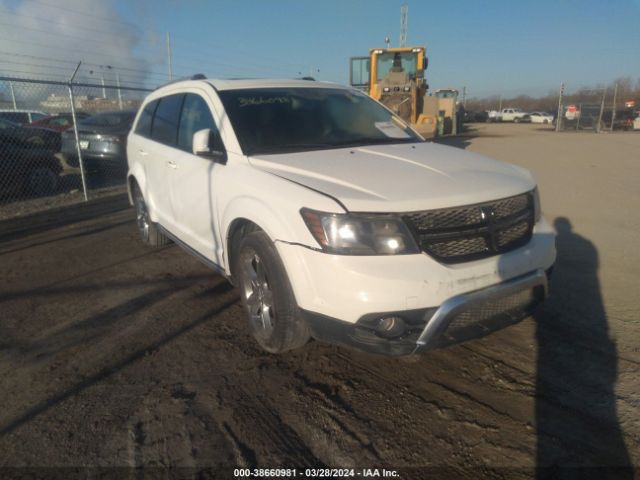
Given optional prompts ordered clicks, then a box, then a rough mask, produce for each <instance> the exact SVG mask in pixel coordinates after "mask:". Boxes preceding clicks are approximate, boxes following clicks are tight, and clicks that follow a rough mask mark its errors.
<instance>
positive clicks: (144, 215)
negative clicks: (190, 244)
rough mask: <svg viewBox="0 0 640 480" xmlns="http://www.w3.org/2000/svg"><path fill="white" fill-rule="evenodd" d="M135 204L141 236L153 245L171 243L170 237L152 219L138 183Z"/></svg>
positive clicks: (134, 189)
mask: <svg viewBox="0 0 640 480" xmlns="http://www.w3.org/2000/svg"><path fill="white" fill-rule="evenodd" d="M133 206H134V208H135V211H136V225H137V226H138V232H139V233H140V238H141V239H142V241H143V242H144V243H146V244H147V245H149V246H151V247H162V246H164V245H168V244H169V243H171V240H170V239H169V237H167V236H166V235H165V234H163V233H162V231H161V230H160V228H159V226H158V224H157V223H155V222H152V221H151V217H149V210H148V209H147V204H146V203H145V201H144V197H143V196H142V192H141V191H140V188H139V187H138V186H137V185H136V186H135V187H134V188H133Z"/></svg>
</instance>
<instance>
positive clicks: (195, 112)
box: [178, 93, 224, 152]
mask: <svg viewBox="0 0 640 480" xmlns="http://www.w3.org/2000/svg"><path fill="white" fill-rule="evenodd" d="M205 128H210V129H211V133H212V136H211V137H212V138H213V139H215V140H217V142H218V144H217V145H215V144H214V145H211V148H212V149H214V150H223V149H224V147H223V145H222V142H221V141H220V134H219V133H218V128H217V127H216V124H215V122H214V120H213V116H212V115H211V110H209V106H208V105H207V102H205V101H204V99H203V98H202V97H201V96H200V95H196V94H194V93H187V94H186V97H185V100H184V107H183V108H182V115H181V116H180V127H179V129H178V147H179V148H181V149H182V150H186V151H188V152H191V151H192V143H193V134H194V133H196V132H197V131H198V130H202V129H205Z"/></svg>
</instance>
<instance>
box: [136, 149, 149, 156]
mask: <svg viewBox="0 0 640 480" xmlns="http://www.w3.org/2000/svg"><path fill="white" fill-rule="evenodd" d="M138 153H139V154H140V155H142V156H143V157H146V156H147V155H149V152H147V151H146V150H143V149H141V148H139V149H138Z"/></svg>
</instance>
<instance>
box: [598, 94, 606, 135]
mask: <svg viewBox="0 0 640 480" xmlns="http://www.w3.org/2000/svg"><path fill="white" fill-rule="evenodd" d="M606 96H607V89H606V88H605V89H604V90H603V91H602V101H601V102H600V115H598V125H596V133H600V131H601V128H600V126H601V124H602V113H603V112H604V99H605V97H606Z"/></svg>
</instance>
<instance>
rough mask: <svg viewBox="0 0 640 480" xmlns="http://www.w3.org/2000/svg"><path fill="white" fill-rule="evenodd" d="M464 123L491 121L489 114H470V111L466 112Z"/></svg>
mask: <svg viewBox="0 0 640 480" xmlns="http://www.w3.org/2000/svg"><path fill="white" fill-rule="evenodd" d="M464 121H465V122H466V123H478V122H481V123H485V122H487V121H489V113H488V112H486V111H484V112H470V111H466V112H465V114H464Z"/></svg>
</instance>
